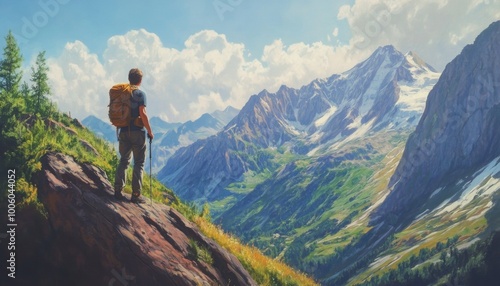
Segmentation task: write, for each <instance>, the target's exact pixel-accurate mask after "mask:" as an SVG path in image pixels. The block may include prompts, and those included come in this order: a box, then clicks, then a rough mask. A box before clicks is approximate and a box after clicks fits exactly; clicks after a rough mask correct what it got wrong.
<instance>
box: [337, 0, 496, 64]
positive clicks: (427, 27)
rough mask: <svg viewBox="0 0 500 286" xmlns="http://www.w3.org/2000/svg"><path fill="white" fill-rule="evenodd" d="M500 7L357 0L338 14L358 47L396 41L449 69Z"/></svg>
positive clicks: (490, 1)
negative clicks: (346, 23) (448, 64)
mask: <svg viewBox="0 0 500 286" xmlns="http://www.w3.org/2000/svg"><path fill="white" fill-rule="evenodd" d="M499 11H500V1H499V0H475V1H470V0H454V1H448V0H422V1H411V0H357V1H356V2H355V4H353V5H344V6H342V7H341V9H340V10H339V12H338V14H337V17H338V19H340V20H347V22H348V24H349V26H350V28H351V31H352V33H353V36H352V38H351V41H350V44H351V46H353V47H354V48H358V49H369V50H373V49H374V48H376V47H378V46H382V45H387V44H392V45H394V46H395V47H396V48H398V49H399V50H401V51H402V52H406V51H410V50H413V51H416V52H417V53H419V54H420V56H422V58H424V59H425V60H426V61H428V62H429V63H430V64H432V65H434V66H435V67H436V68H438V69H443V68H444V66H445V65H446V64H447V63H448V62H449V61H451V60H452V59H453V58H454V57H455V56H456V55H457V54H458V53H459V52H460V51H461V50H462V48H463V47H464V46H465V45H466V44H470V43H472V42H473V40H474V38H475V37H476V36H477V35H478V34H479V33H480V32H481V31H482V30H484V29H485V28H486V27H487V26H488V25H489V24H490V23H491V22H493V21H496V20H497V19H498V16H499Z"/></svg>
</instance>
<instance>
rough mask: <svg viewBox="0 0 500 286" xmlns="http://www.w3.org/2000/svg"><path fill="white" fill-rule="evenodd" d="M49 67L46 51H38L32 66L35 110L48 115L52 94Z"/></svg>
mask: <svg viewBox="0 0 500 286" xmlns="http://www.w3.org/2000/svg"><path fill="white" fill-rule="evenodd" d="M48 71H49V67H48V66H47V62H46V60H45V51H43V52H40V53H38V56H37V58H36V62H35V66H34V67H32V68H31V82H32V84H33V85H32V96H33V97H34V98H33V99H34V109H35V110H34V112H35V113H40V114H41V115H46V114H45V113H46V112H47V111H48V109H49V106H48V98H47V95H50V87H49V83H48V80H49V77H48Z"/></svg>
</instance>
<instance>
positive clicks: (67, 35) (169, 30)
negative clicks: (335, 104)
mask: <svg viewBox="0 0 500 286" xmlns="http://www.w3.org/2000/svg"><path fill="white" fill-rule="evenodd" d="M3 1H8V2H9V4H8V5H5V6H6V9H2V11H0V17H1V19H2V21H1V23H0V34H2V35H5V34H6V33H7V32H8V30H9V29H10V30H12V31H13V32H14V34H16V36H17V37H18V39H19V42H20V45H21V48H22V50H23V53H25V54H26V55H32V54H34V53H37V52H39V51H40V50H46V51H47V54H48V55H49V56H55V55H57V53H59V52H60V51H61V50H62V49H63V48H64V44H65V43H66V42H71V41H75V40H80V41H82V42H84V43H85V44H86V45H87V46H88V47H89V49H90V50H91V51H93V52H96V53H102V52H103V51H104V49H105V48H106V42H107V40H108V39H109V38H110V37H111V36H113V35H119V34H124V33H126V32H127V31H130V30H133V29H140V28H143V29H146V30H147V31H149V32H152V33H155V34H156V35H158V36H159V37H160V38H161V40H162V42H163V43H164V45H165V46H168V47H172V48H176V49H181V48H182V47H183V46H184V42H185V41H186V39H187V38H188V37H189V36H190V35H193V34H194V33H196V32H199V31H201V30H207V29H208V30H215V31H217V32H218V33H221V34H225V35H226V36H227V38H228V39H229V40H230V41H234V42H241V43H245V47H246V49H247V50H248V52H249V53H251V54H252V55H253V56H257V57H258V56H260V55H261V54H262V48H263V47H264V45H266V44H270V43H272V42H273V40H275V39H282V40H283V42H284V43H285V44H292V43H296V42H305V43H314V42H317V41H327V40H328V39H327V37H328V35H330V34H331V33H332V31H333V30H334V28H336V27H345V28H346V27H347V25H346V23H345V21H339V20H337V16H336V14H337V11H338V9H339V8H340V6H341V5H343V4H346V3H350V2H352V1H326V0H320V1H311V2H312V3H307V1H301V0H292V1H287V0H278V1H255V0H253V1H250V0H231V1H229V0H222V1H212V0H173V1H172V0H170V1H161V0H146V1H131V0H124V1H117V0H105V1H78V0H41V1H33V0H3ZM5 6H4V7H5ZM43 14H45V15H46V16H45V17H44V16H43ZM51 14H52V15H51ZM33 27H34V29H33ZM344 30H346V31H347V29H344ZM33 31H36V32H33ZM32 32H33V33H32ZM348 36H349V35H348V31H347V32H346V33H344V35H341V37H343V38H344V40H345V41H347V40H348ZM23 39H26V40H27V41H28V42H27V43H26V42H25V41H24V40H23Z"/></svg>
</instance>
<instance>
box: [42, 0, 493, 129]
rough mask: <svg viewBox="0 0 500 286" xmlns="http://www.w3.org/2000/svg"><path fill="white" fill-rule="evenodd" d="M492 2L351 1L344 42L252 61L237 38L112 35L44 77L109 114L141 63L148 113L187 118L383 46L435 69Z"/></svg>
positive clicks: (279, 51) (468, 37)
mask: <svg viewBox="0 0 500 286" xmlns="http://www.w3.org/2000/svg"><path fill="white" fill-rule="evenodd" d="M499 6H500V0H474V1H469V0H455V1H448V0H422V1H418V2H415V1H410V0H356V1H355V3H354V4H353V5H344V6H342V7H341V8H340V9H339V11H338V14H337V18H338V19H339V20H345V21H346V22H347V24H348V25H349V27H350V29H351V33H352V37H351V38H350V40H349V42H348V43H347V44H340V42H339V41H337V42H336V44H335V45H333V44H331V43H330V44H328V43H327V44H325V43H322V42H316V43H312V44H306V43H295V44H291V45H288V46H287V45H285V44H284V43H283V41H282V40H280V39H276V40H275V41H273V42H271V43H269V44H268V45H266V46H264V47H262V56H261V57H260V58H250V53H249V51H248V50H246V49H245V45H244V44H243V43H235V42H231V41H230V40H228V39H227V38H226V36H225V35H223V34H220V33H217V32H215V31H211V30H203V31H200V32H198V33H195V34H193V35H191V36H190V37H188V38H187V39H186V41H185V43H184V47H183V48H182V49H180V50H177V49H173V48H169V47H166V46H165V45H164V44H163V43H162V41H161V40H160V38H159V37H158V36H157V35H156V34H154V33H150V32H148V31H146V30H143V29H141V30H133V31H129V32H128V33H126V34H124V35H116V36H113V37H111V38H110V39H109V40H108V42H107V48H106V49H105V51H104V52H103V54H102V55H97V54H93V53H91V52H90V51H89V49H88V48H87V47H86V46H85V44H84V43H82V42H79V41H75V42H73V43H68V44H67V45H66V46H65V49H64V51H63V52H62V53H61V55H59V56H58V57H56V58H51V59H49V60H48V63H49V67H50V74H49V77H50V81H51V85H52V90H53V94H54V95H53V98H54V100H55V101H56V102H57V103H58V106H59V107H60V109H61V110H62V111H64V112H71V114H72V115H73V116H75V117H77V118H80V119H83V118H84V117H86V116H88V115H90V114H93V115H96V116H98V117H99V118H101V119H105V120H106V118H107V104H108V100H109V99H108V90H109V88H110V87H111V85H112V84H113V83H118V82H126V81H127V73H128V70H129V69H130V68H132V67H139V68H141V69H142V70H143V71H144V74H145V76H144V79H143V86H142V89H143V90H144V91H146V93H147V94H148V113H149V114H150V116H160V117H161V118H163V119H166V120H168V121H170V122H176V121H177V122H184V121H187V120H193V119H196V118H198V117H199V116H201V115H202V114H203V113H205V112H212V111H214V110H216V109H223V108H225V107H226V106H227V105H232V106H234V107H236V108H241V107H242V106H243V105H244V104H245V103H246V102H247V101H248V99H249V97H250V96H251V95H252V94H256V93H258V92H260V91H261V90H263V89H267V90H269V91H271V92H274V91H276V90H277V89H278V88H279V87H280V86H281V85H282V84H285V85H287V86H290V87H295V88H300V87H301V86H302V85H304V84H307V83H309V82H310V81H312V80H314V79H316V78H324V77H328V76H330V75H332V74H334V73H341V72H344V71H346V70H348V69H349V68H351V67H352V66H354V65H355V64H357V63H359V62H360V61H362V60H364V59H366V58H367V57H368V56H369V55H370V54H371V53H372V52H373V51H374V50H375V49H376V48H377V47H379V46H382V45H387V44H392V45H394V46H396V48H397V49H399V50H400V51H401V52H407V51H410V50H412V51H415V52H417V53H418V54H419V55H420V56H421V57H422V58H423V59H424V60H426V61H427V62H429V63H430V64H431V65H433V66H435V67H436V68H438V69H441V70H442V69H443V68H444V66H445V65H446V64H447V63H448V62H449V61H450V60H451V59H453V58H454V57H455V56H456V55H457V54H458V53H459V52H460V51H461V49H462V48H463V47H464V46H465V45H466V44H469V43H471V42H472V41H473V40H474V38H475V37H476V36H477V35H478V34H479V33H480V32H481V31H482V30H483V29H485V28H486V27H487V26H488V25H489V24H490V23H491V22H493V21H495V20H496V19H498V18H499V17H500V9H499V8H500V7H499ZM332 31H333V32H332V33H331V35H328V37H330V36H333V37H338V35H339V34H342V36H344V35H345V34H346V33H345V32H344V31H339V29H338V28H337V27H332ZM330 39H331V38H330Z"/></svg>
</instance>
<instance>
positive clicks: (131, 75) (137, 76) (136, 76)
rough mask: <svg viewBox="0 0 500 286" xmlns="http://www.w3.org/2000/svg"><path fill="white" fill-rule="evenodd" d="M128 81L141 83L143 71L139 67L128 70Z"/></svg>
mask: <svg viewBox="0 0 500 286" xmlns="http://www.w3.org/2000/svg"><path fill="white" fill-rule="evenodd" d="M128 81H129V82H130V84H140V83H141V81H142V71H141V70H140V69H138V68H133V69H131V70H130V71H129V72H128Z"/></svg>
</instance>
